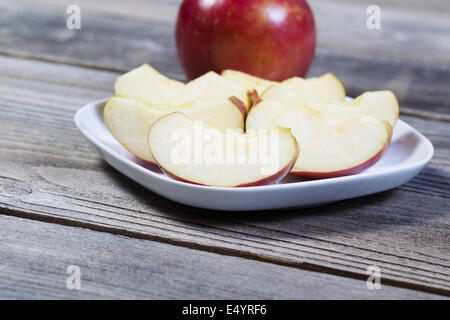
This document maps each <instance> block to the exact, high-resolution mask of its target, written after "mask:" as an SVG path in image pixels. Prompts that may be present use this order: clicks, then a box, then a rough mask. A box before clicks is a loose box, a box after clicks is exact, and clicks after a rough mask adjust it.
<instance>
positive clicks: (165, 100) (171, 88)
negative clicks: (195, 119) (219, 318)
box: [114, 64, 184, 105]
mask: <svg viewBox="0 0 450 320" xmlns="http://www.w3.org/2000/svg"><path fill="white" fill-rule="evenodd" d="M114 90H115V93H116V95H125V96H132V97H138V98H141V99H144V100H145V101H147V102H148V103H151V104H162V105H176V104H178V97H179V96H180V95H181V94H182V92H183V90H184V83H182V82H179V81H176V80H172V79H169V78H167V77H166V76H164V75H163V74H161V73H159V72H158V71H156V70H155V69H153V68H152V67H150V66H149V65H148V64H144V65H142V66H140V67H138V68H136V69H133V70H131V71H129V72H127V73H125V74H123V75H121V76H120V77H118V78H117V80H116V83H115V85H114Z"/></svg>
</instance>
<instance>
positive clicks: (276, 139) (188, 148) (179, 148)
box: [148, 112, 299, 187]
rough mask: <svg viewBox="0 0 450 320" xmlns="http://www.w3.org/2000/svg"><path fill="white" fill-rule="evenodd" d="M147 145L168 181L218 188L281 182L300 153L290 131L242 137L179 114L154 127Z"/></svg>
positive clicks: (266, 131) (157, 123) (277, 130)
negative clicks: (169, 177)
mask: <svg viewBox="0 0 450 320" xmlns="http://www.w3.org/2000/svg"><path fill="white" fill-rule="evenodd" d="M148 145H149V148H150V150H151V152H152V154H153V157H154V159H155V160H156V162H157V164H158V165H159V166H160V167H161V169H162V170H163V171H164V172H166V173H167V174H168V175H169V176H171V177H173V178H175V179H177V180H180V181H184V182H189V183H193V184H200V185H207V186H218V187H244V186H256V185H265V184H273V183H277V182H278V181H280V180H281V179H282V178H283V177H284V176H285V175H286V174H288V173H289V171H290V170H291V168H292V166H293V165H294V163H295V161H296V159H297V157H298V152H299V149H298V145H297V142H296V140H295V138H294V136H293V135H292V134H291V132H290V130H289V129H286V128H276V129H273V130H262V131H259V132H255V133H251V134H244V133H240V132H236V131H233V130H220V129H216V128H208V127H206V126H205V125H203V124H202V123H201V122H198V121H193V120H192V119H190V118H189V117H187V116H186V115H184V114H182V113H179V112H177V113H173V114H170V115H167V116H165V117H162V118H161V119H159V120H158V121H157V122H156V123H155V124H154V125H153V126H152V128H151V129H150V132H149V135H148Z"/></svg>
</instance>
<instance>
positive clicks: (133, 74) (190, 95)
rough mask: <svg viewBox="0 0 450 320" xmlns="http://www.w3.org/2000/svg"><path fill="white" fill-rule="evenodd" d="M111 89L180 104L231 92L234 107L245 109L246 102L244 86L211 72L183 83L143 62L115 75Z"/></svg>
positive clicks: (224, 96)
mask: <svg viewBox="0 0 450 320" xmlns="http://www.w3.org/2000/svg"><path fill="white" fill-rule="evenodd" d="M115 93H116V95H118V96H130V97H137V98H141V99H144V100H145V101H147V102H148V103H150V104H153V105H167V106H180V105H183V104H189V103H192V102H193V101H197V100H205V99H221V98H222V99H224V100H226V99H229V98H230V97H232V96H234V97H236V98H238V99H239V100H236V101H235V102H236V103H238V102H239V104H238V107H240V108H242V107H245V109H248V105H249V102H248V97H247V90H246V88H245V87H242V86H239V85H237V84H236V83H234V82H233V81H230V80H227V79H225V78H223V77H221V76H219V75H218V74H217V73H215V72H208V73H207V74H205V75H203V76H201V77H199V78H197V79H194V80H192V81H190V82H189V83H187V84H184V83H182V82H179V81H176V80H172V79H169V78H167V77H166V76H164V75H162V74H161V73H159V72H158V71H156V70H155V69H153V68H152V67H150V66H149V65H147V64H144V65H142V66H140V67H138V68H136V69H134V70H131V71H130V72H127V73H125V74H124V75H122V76H120V77H119V78H117V80H116V83H115ZM240 101H242V102H240ZM245 112H246V111H245Z"/></svg>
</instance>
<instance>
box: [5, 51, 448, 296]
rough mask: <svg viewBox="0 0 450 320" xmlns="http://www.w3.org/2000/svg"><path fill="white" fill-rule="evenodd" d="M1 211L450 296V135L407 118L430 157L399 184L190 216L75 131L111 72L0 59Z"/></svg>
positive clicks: (103, 92)
mask: <svg viewBox="0 0 450 320" xmlns="http://www.w3.org/2000/svg"><path fill="white" fill-rule="evenodd" d="M0 70H1V72H0V95H1V96H2V97H5V98H4V99H2V101H1V102H0V112H1V113H0V114H1V117H0V137H1V138H0V168H1V171H0V208H2V209H1V210H2V212H4V213H5V214H9V215H16V216H23V217H32V218H34V219H40V220H45V221H57V222H58V223H64V224H70V225H80V226H84V227H88V228H91V229H96V230H105V231H108V232H112V233H118V234H123V235H130V236H133V237H138V238H144V239H156V240H158V241H163V242H169V243H176V244H179V245H182V246H188V247H196V248H197V247H200V248H202V249H204V250H210V251H218V252H221V253H223V254H227V255H240V256H243V257H247V258H252V259H257V260H264V261H270V262H276V263H280V264H285V265H291V266H296V267H301V268H309V269H315V270H321V271H326V272H329V273H337V274H345V275H347V276H351V277H360V278H362V277H365V273H366V268H367V266H368V265H377V266H379V267H381V268H382V269H383V270H384V277H385V279H386V281H391V282H392V283H395V284H396V285H402V286H415V287H417V288H420V289H421V290H428V291H434V292H439V293H441V294H450V248H449V244H448V239H449V238H450V219H449V216H450V212H449V211H448V205H449V188H448V178H449V170H448V168H449V164H450V152H449V141H450V132H449V131H448V123H447V122H439V121H429V120H424V119H421V118H415V117H404V119H405V120H406V121H408V122H410V123H412V124H413V125H414V126H416V127H417V128H418V129H419V130H421V131H423V132H424V133H425V134H426V135H427V136H428V137H429V138H430V139H431V140H432V141H433V143H434V145H435V147H436V156H435V158H434V159H433V161H432V163H431V164H430V166H428V168H427V169H426V170H424V171H423V172H422V173H421V174H420V175H419V176H418V177H417V178H415V179H413V180H412V181H411V182H409V183H407V184H405V185H404V186H402V187H400V188H397V189H395V190H393V191H390V192H384V193H381V194H376V195H372V196H368V197H364V198H360V199H354V200H349V201H343V202H339V203H336V204H333V205H329V206H325V207H321V208H314V209H304V210H292V211H284V212H283V211H280V212H264V213H253V214H245V213H236V214H229V213H226V214H224V213H218V212H210V211H206V210H199V209H194V208H188V207H185V206H182V205H178V204H176V203H173V202H170V201H168V200H166V199H163V198H161V197H159V196H157V195H155V194H152V193H151V192H149V191H147V190H145V189H144V188H142V187H140V186H138V185H136V184H135V183H133V182H131V181H129V180H128V179H126V178H125V177H123V176H122V175H120V174H119V173H117V172H116V171H114V170H113V169H111V168H110V167H109V166H107V165H106V164H105V163H104V162H103V161H102V160H101V159H100V158H99V156H98V155H97V153H96V152H95V150H94V148H93V147H91V146H90V145H89V144H88V143H87V141H86V140H85V139H84V138H83V137H82V136H81V134H79V133H78V132H77V130H76V128H75V127H74V125H73V122H72V117H73V113H74V111H75V110H76V109H77V108H78V107H79V106H81V105H82V104H83V103H85V102H87V101H89V100H93V99H97V98H101V97H104V96H108V95H109V94H111V88H112V83H113V81H114V78H115V77H116V75H117V74H116V73H111V72H106V71H99V70H87V69H84V68H78V67H74V66H67V65H55V64H51V63H45V62H38V61H31V60H28V61H26V60H20V59H15V58H6V57H0Z"/></svg>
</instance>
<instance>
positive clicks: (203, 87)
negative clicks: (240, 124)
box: [178, 71, 248, 106]
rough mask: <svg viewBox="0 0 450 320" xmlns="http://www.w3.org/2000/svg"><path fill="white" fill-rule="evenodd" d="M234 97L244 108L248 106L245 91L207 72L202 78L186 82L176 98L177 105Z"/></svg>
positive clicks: (243, 88) (215, 74)
mask: <svg viewBox="0 0 450 320" xmlns="http://www.w3.org/2000/svg"><path fill="white" fill-rule="evenodd" d="M232 96H234V97H236V98H238V99H239V100H241V101H242V102H243V103H244V105H245V106H247V105H248V97H247V90H246V88H245V87H243V86H239V85H237V84H235V83H234V82H232V81H229V80H227V79H224V78H223V77H221V76H219V75H218V74H217V73H215V72H212V71H211V72H208V73H206V74H204V75H203V76H201V77H199V78H197V79H194V80H192V81H190V82H188V83H187V84H186V85H185V86H184V89H183V92H182V94H181V96H180V97H179V98H178V104H179V105H181V104H183V103H186V102H191V101H195V100H198V99H210V98H213V99H220V98H223V99H228V98H230V97H232Z"/></svg>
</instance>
